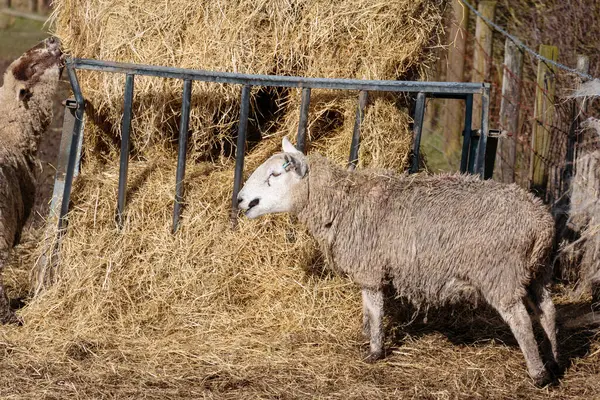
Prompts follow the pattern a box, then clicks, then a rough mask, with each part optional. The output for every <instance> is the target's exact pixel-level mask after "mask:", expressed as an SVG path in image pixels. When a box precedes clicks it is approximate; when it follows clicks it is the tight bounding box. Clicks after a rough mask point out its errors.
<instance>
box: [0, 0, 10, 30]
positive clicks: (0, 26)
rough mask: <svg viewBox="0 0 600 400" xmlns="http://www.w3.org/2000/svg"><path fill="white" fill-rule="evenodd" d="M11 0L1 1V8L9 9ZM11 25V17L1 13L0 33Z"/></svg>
mask: <svg viewBox="0 0 600 400" xmlns="http://www.w3.org/2000/svg"><path fill="white" fill-rule="evenodd" d="M9 7H10V0H0V8H9ZM9 25H10V17H9V16H8V15H6V14H3V13H0V31H3V30H5V29H7V28H8V26H9Z"/></svg>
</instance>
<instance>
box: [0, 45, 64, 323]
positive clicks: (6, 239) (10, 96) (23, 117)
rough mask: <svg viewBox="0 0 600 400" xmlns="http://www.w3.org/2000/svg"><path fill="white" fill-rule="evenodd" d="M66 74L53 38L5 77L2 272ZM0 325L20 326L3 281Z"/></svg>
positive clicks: (1, 100) (1, 93)
mask: <svg viewBox="0 0 600 400" xmlns="http://www.w3.org/2000/svg"><path fill="white" fill-rule="evenodd" d="M62 68H63V56H62V52H61V50H60V43H59V41H58V39H56V38H54V37H50V38H48V39H46V40H44V41H42V42H40V43H39V44H38V45H37V46H35V47H33V48H31V49H30V50H28V51H27V52H25V53H24V54H23V55H22V56H21V57H19V58H18V59H17V60H15V61H14V62H13V63H11V64H10V65H9V66H8V68H7V69H6V72H5V73H4V85H3V86H2V87H1V88H0V272H1V271H2V270H3V269H4V265H5V264H6V261H7V259H8V256H9V251H10V250H11V248H12V247H14V246H15V245H16V244H17V243H18V242H19V239H20V235H21V231H22V229H23V225H24V224H25V221H26V220H27V218H28V216H29V213H30V211H31V208H32V206H33V202H34V195H35V184H36V169H37V165H38V164H37V163H38V161H37V150H38V145H39V142H40V137H41V134H42V133H44V131H45V130H46V128H47V127H48V125H49V124H50V122H51V119H52V97H53V96H54V94H55V92H56V89H57V86H58V81H59V78H60V75H61V72H62ZM0 322H2V323H18V324H20V323H21V321H20V320H19V318H18V317H17V316H16V315H15V314H14V312H13V311H12V310H11V308H10V305H9V301H8V297H7V295H6V292H5V289H4V284H3V283H2V279H0Z"/></svg>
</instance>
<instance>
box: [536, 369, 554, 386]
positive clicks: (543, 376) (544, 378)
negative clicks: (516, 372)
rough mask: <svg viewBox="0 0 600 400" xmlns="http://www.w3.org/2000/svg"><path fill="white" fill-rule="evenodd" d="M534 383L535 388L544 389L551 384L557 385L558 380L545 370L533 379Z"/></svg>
mask: <svg viewBox="0 0 600 400" xmlns="http://www.w3.org/2000/svg"><path fill="white" fill-rule="evenodd" d="M533 383H534V384H535V386H537V387H539V388H542V387H545V386H548V385H549V384H552V385H554V384H556V378H555V377H554V375H553V374H552V373H550V372H549V371H548V370H546V369H544V370H543V371H542V372H540V373H539V374H538V375H536V376H534V377H533Z"/></svg>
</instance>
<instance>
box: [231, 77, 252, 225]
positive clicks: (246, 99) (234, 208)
mask: <svg viewBox="0 0 600 400" xmlns="http://www.w3.org/2000/svg"><path fill="white" fill-rule="evenodd" d="M250 89H251V86H248V85H245V86H244V87H243V88H242V100H241V104H240V122H239V126H238V137H237V147H236V149H235V175H234V178H233V195H232V197H231V223H232V225H233V226H235V225H236V221H237V213H238V193H239V192H240V188H241V186H242V174H243V172H244V154H245V152H246V131H247V129H248V115H249V114H250Z"/></svg>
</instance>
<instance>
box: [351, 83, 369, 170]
mask: <svg viewBox="0 0 600 400" xmlns="http://www.w3.org/2000/svg"><path fill="white" fill-rule="evenodd" d="M368 101H369V92H367V91H364V90H362V91H361V92H360V94H359V95H358V107H357V108H356V119H355V121H354V131H353V132H352V144H351V145H350V157H349V158H348V168H349V169H351V170H352V169H354V168H356V165H357V164H358V151H359V150H360V126H361V125H362V121H363V119H365V108H366V107H367V102H368Z"/></svg>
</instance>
